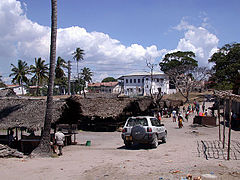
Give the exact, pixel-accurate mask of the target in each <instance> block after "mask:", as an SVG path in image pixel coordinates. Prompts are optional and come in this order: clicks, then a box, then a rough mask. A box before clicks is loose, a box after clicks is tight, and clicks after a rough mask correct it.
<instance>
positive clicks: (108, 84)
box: [88, 82, 118, 87]
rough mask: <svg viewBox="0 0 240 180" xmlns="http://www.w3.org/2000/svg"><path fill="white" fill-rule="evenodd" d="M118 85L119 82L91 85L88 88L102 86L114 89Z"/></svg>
mask: <svg viewBox="0 0 240 180" xmlns="http://www.w3.org/2000/svg"><path fill="white" fill-rule="evenodd" d="M117 84H118V82H103V83H89V84H88V87H100V86H106V87H114V86H116V85H117Z"/></svg>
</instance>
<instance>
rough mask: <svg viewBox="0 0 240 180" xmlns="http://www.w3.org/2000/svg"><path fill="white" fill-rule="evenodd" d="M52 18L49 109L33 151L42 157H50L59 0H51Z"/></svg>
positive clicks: (47, 108)
mask: <svg viewBox="0 0 240 180" xmlns="http://www.w3.org/2000/svg"><path fill="white" fill-rule="evenodd" d="M51 5H52V16H51V22H52V24H51V46H50V70H49V80H48V92H47V107H46V115H45V121H44V128H43V133H42V137H41V141H40V143H39V145H38V147H37V148H36V149H35V150H34V151H33V153H34V154H38V155H40V156H50V155H51V146H50V131H51V122H52V118H53V117H52V114H53V85H54V77H55V61H56V42H57V0H51Z"/></svg>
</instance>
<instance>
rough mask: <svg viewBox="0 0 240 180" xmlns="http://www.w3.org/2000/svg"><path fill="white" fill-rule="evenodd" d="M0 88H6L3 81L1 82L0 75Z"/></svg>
mask: <svg viewBox="0 0 240 180" xmlns="http://www.w3.org/2000/svg"><path fill="white" fill-rule="evenodd" d="M2 87H6V85H5V84H4V82H3V80H2V76H1V75H0V88H2Z"/></svg>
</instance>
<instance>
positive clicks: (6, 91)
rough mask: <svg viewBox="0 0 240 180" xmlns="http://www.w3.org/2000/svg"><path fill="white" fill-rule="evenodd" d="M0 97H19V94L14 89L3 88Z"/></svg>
mask: <svg viewBox="0 0 240 180" xmlns="http://www.w3.org/2000/svg"><path fill="white" fill-rule="evenodd" d="M0 97H17V95H16V93H15V92H14V91H13V90H12V89H1V90H0Z"/></svg>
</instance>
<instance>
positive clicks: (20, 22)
mask: <svg viewBox="0 0 240 180" xmlns="http://www.w3.org/2000/svg"><path fill="white" fill-rule="evenodd" d="M23 8H25V9H27V6H26V4H24V3H23V6H21V3H20V2H19V1H16V0H1V2H0V26H1V27H3V28H1V32H0V63H1V64H5V65H8V66H9V65H10V62H9V59H11V63H12V62H15V63H16V60H17V59H23V60H25V61H27V62H28V64H32V63H33V59H34V58H35V57H42V58H45V59H47V60H48V59H49V58H48V57H49V46H50V28H49V27H45V26H41V25H39V24H37V23H35V22H32V21H31V20H29V19H28V18H27V16H26V15H25V14H24V13H23V12H24V11H23ZM77 47H80V48H81V49H84V51H85V56H84V61H83V62H82V63H81V66H83V65H84V66H88V67H90V69H91V67H92V68H93V69H94V68H95V67H94V66H96V67H97V66H100V67H101V68H102V70H101V69H100V68H97V69H98V72H95V74H96V77H95V78H97V76H99V77H101V76H100V75H101V74H104V76H106V75H107V74H108V75H109V76H110V75H111V73H115V74H116V75H120V73H123V72H124V71H123V70H122V71H121V70H119V67H121V68H120V69H122V68H124V67H125V70H127V69H129V71H131V68H132V67H133V64H135V66H136V65H138V66H139V67H141V66H145V59H146V58H147V57H151V58H156V57H158V56H159V55H162V51H159V50H158V49H157V47H156V46H155V45H152V46H150V47H146V48H144V47H143V46H141V45H139V44H132V45H130V46H128V47H127V46H124V45H123V44H121V42H120V41H118V40H116V39H113V38H111V37H110V36H109V35H107V34H104V33H101V32H87V31H86V29H84V28H81V27H78V26H74V27H69V28H64V29H62V28H60V29H58V35H57V56H61V57H63V58H64V59H65V60H71V59H72V53H73V52H74V50H75V49H76V48H77ZM13 59H14V60H13ZM103 65H105V66H103ZM113 70H114V71H113ZM0 71H3V69H0ZM9 71H10V69H9Z"/></svg>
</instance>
